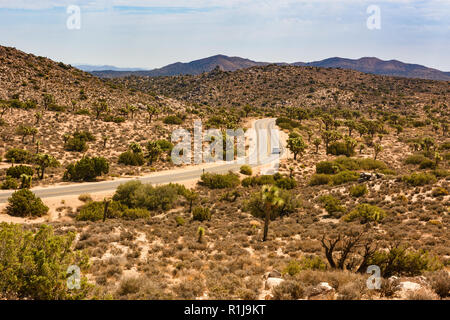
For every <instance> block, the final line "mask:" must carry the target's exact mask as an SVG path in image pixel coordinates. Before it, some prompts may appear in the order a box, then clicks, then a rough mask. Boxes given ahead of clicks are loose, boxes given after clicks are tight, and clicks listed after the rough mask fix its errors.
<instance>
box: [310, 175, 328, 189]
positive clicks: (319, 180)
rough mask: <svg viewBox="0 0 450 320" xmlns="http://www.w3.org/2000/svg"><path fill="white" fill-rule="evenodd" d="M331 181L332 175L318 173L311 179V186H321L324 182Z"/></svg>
mask: <svg viewBox="0 0 450 320" xmlns="http://www.w3.org/2000/svg"><path fill="white" fill-rule="evenodd" d="M329 183H331V176H330V175H328V174H323V173H316V174H313V175H312V177H311V179H310V180H309V183H308V184H309V185H310V186H321V185H324V184H329Z"/></svg>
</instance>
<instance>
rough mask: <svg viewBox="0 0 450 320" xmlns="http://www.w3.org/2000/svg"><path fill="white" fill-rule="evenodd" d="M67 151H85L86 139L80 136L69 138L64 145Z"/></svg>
mask: <svg viewBox="0 0 450 320" xmlns="http://www.w3.org/2000/svg"><path fill="white" fill-rule="evenodd" d="M64 148H65V149H66V150H67V151H75V152H85V151H87V149H88V146H87V143H86V140H84V139H80V138H75V137H73V138H69V139H68V140H67V142H66V144H65V145H64Z"/></svg>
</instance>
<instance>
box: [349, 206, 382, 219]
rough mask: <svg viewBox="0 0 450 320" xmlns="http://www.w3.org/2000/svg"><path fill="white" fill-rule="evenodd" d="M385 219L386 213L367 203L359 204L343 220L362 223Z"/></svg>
mask: <svg viewBox="0 0 450 320" xmlns="http://www.w3.org/2000/svg"><path fill="white" fill-rule="evenodd" d="M384 217H386V213H385V212H384V210H383V209H380V208H378V207H377V206H373V205H370V204H367V203H363V204H359V205H358V206H357V207H356V208H355V209H354V210H352V211H351V212H350V213H349V214H347V215H346V216H345V218H344V220H345V221H353V220H355V219H361V222H362V223H366V222H368V221H375V222H378V221H381V220H383V218H384Z"/></svg>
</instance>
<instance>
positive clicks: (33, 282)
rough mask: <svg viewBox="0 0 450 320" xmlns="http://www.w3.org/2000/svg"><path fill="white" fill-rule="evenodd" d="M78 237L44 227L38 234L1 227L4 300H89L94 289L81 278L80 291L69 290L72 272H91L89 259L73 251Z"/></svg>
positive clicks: (0, 272)
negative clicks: (70, 267)
mask: <svg viewBox="0 0 450 320" xmlns="http://www.w3.org/2000/svg"><path fill="white" fill-rule="evenodd" d="M74 240H75V234H73V233H69V234H67V235H61V236H60V235H54V233H53V228H52V227H50V226H46V225H41V226H40V227H39V230H38V231H37V232H31V231H24V230H23V227H22V226H20V225H18V224H7V223H1V224H0V243H2V245H1V246H0V296H2V297H3V298H4V299H26V300H75V299H85V298H87V296H88V294H89V293H90V290H91V289H92V285H88V283H87V279H86V277H85V276H82V277H81V279H80V280H81V281H80V289H77V290H69V288H68V287H67V282H68V277H69V276H70V274H68V273H67V272H68V268H69V266H71V265H76V266H78V267H79V268H80V269H81V271H82V272H86V271H87V267H88V262H89V257H88V256H87V255H86V254H84V253H82V252H80V251H75V250H73V242H74Z"/></svg>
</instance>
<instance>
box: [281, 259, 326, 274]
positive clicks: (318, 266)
mask: <svg viewBox="0 0 450 320" xmlns="http://www.w3.org/2000/svg"><path fill="white" fill-rule="evenodd" d="M326 268H327V265H326V263H325V262H324V261H323V260H322V259H320V257H318V256H313V257H302V258H301V259H300V261H297V260H291V261H290V262H289V264H288V265H287V266H286V268H284V270H283V274H289V275H290V276H292V277H293V276H295V275H296V274H298V273H300V272H301V271H304V270H322V271H323V270H325V269H326Z"/></svg>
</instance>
